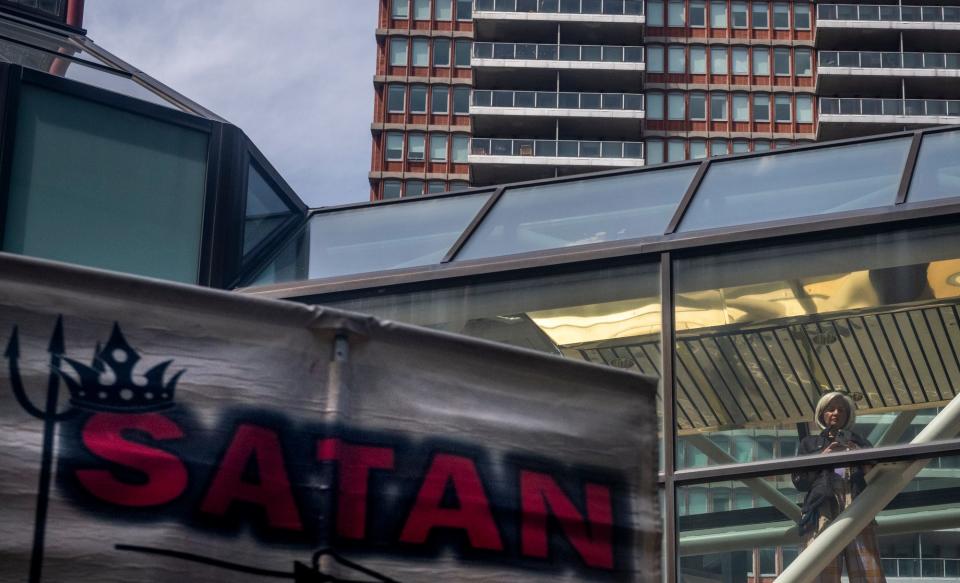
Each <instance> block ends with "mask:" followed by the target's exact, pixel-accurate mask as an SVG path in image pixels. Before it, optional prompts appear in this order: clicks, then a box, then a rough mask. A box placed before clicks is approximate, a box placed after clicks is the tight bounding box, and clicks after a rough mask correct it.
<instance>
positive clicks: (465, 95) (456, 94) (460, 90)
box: [453, 87, 470, 114]
mask: <svg viewBox="0 0 960 583" xmlns="http://www.w3.org/2000/svg"><path fill="white" fill-rule="evenodd" d="M453 113H455V114H467V113H470V88H469V87H454V88H453Z"/></svg>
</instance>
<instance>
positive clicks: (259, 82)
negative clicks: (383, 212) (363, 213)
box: [84, 0, 377, 206]
mask: <svg viewBox="0 0 960 583" xmlns="http://www.w3.org/2000/svg"><path fill="white" fill-rule="evenodd" d="M376 22H377V2H376V0H348V1H342V0H270V1H266V2H265V1H264V0H87V2H86V9H85V16H84V27H85V28H86V29H87V34H88V35H89V36H90V38H91V39H93V40H94V41H95V42H96V43H98V44H100V45H102V46H103V47H104V48H106V49H107V50H109V51H110V52H112V53H113V54H115V55H117V56H118V57H120V58H122V59H124V60H125V61H127V62H129V63H130V64H132V65H134V66H135V67H138V68H140V69H142V70H144V71H146V72H147V73H148V74H150V75H151V76H153V77H155V78H157V79H159V80H160V81H163V82H164V83H166V84H168V85H170V86H171V87H173V88H175V89H176V90H177V91H179V92H181V93H183V94H184V95H186V96H188V97H190V98H191V99H193V100H194V101H196V102H197V103H200V104H202V105H203V106H204V107H206V108H207V109H210V110H212V111H214V112H216V113H217V114H218V115H220V116H222V117H224V118H226V119H228V120H229V121H231V122H232V123H234V124H236V125H238V126H239V127H240V128H242V129H243V130H244V131H245V132H246V133H247V135H248V136H250V138H251V139H252V140H253V141H254V142H255V143H256V144H257V146H258V147H259V148H260V149H261V150H262V151H263V153H264V154H265V155H266V156H267V158H268V159H269V160H270V161H271V162H272V163H273V165H274V166H275V167H276V168H277V169H278V170H279V171H280V173H281V174H282V175H283V177H284V178H286V180H287V181H288V182H289V183H290V185H291V186H292V187H293V188H294V190H296V191H297V194H299V195H300V197H301V198H303V200H304V201H305V202H306V203H307V204H309V205H310V206H324V205H334V204H341V203H345V202H354V201H361V200H368V198H369V189H370V187H369V183H368V182H367V178H366V176H367V172H368V171H369V169H370V147H371V141H370V140H371V139H370V122H371V120H372V116H373V73H374V66H375V62H376V42H375V40H374V29H375V27H376Z"/></svg>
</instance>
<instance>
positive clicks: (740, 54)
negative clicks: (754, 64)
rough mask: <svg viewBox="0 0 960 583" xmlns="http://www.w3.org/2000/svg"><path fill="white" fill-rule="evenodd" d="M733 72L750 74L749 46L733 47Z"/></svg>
mask: <svg viewBox="0 0 960 583" xmlns="http://www.w3.org/2000/svg"><path fill="white" fill-rule="evenodd" d="M733 74H734V75H749V74H750V53H749V51H748V50H747V47H733Z"/></svg>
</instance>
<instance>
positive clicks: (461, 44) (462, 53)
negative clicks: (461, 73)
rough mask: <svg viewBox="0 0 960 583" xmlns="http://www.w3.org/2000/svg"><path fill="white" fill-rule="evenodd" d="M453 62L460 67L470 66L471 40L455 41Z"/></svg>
mask: <svg viewBox="0 0 960 583" xmlns="http://www.w3.org/2000/svg"><path fill="white" fill-rule="evenodd" d="M453 52H454V55H453V64H455V65H456V66H458V67H469V66H470V41H468V40H458V41H457V42H456V43H454V51H453Z"/></svg>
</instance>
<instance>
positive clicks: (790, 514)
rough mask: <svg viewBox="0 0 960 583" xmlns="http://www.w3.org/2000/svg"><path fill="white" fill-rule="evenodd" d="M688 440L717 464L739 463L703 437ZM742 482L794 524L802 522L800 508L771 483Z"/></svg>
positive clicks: (690, 437) (758, 481)
mask: <svg viewBox="0 0 960 583" xmlns="http://www.w3.org/2000/svg"><path fill="white" fill-rule="evenodd" d="M686 440H687V443H692V444H693V445H695V446H696V447H697V449H699V450H700V451H702V452H703V453H705V454H707V457H709V458H710V459H711V460H713V461H715V462H717V463H721V464H735V463H737V460H736V458H734V457H733V456H732V455H730V454H728V453H727V452H725V451H723V450H722V449H720V448H719V447H717V444H715V443H713V442H712V441H710V440H709V439H707V438H706V437H704V436H703V435H690V436H687V438H686ZM741 481H742V482H743V483H744V484H746V485H747V486H748V487H749V488H750V489H751V490H753V491H754V492H755V493H756V494H757V495H758V496H760V497H761V498H763V499H764V500H766V501H767V502H769V503H770V504H772V505H773V507H774V508H776V509H777V510H779V511H780V512H783V514H784V515H785V516H786V517H787V518H789V519H790V520H793V521H794V522H796V521H799V520H800V507H798V506H797V505H796V504H795V503H794V502H793V500H791V499H790V498H787V497H786V496H785V495H784V494H783V492H781V491H780V490H777V488H776V487H775V486H773V485H771V484H770V482H767V481H766V480H765V479H764V478H748V479H745V480H741Z"/></svg>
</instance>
